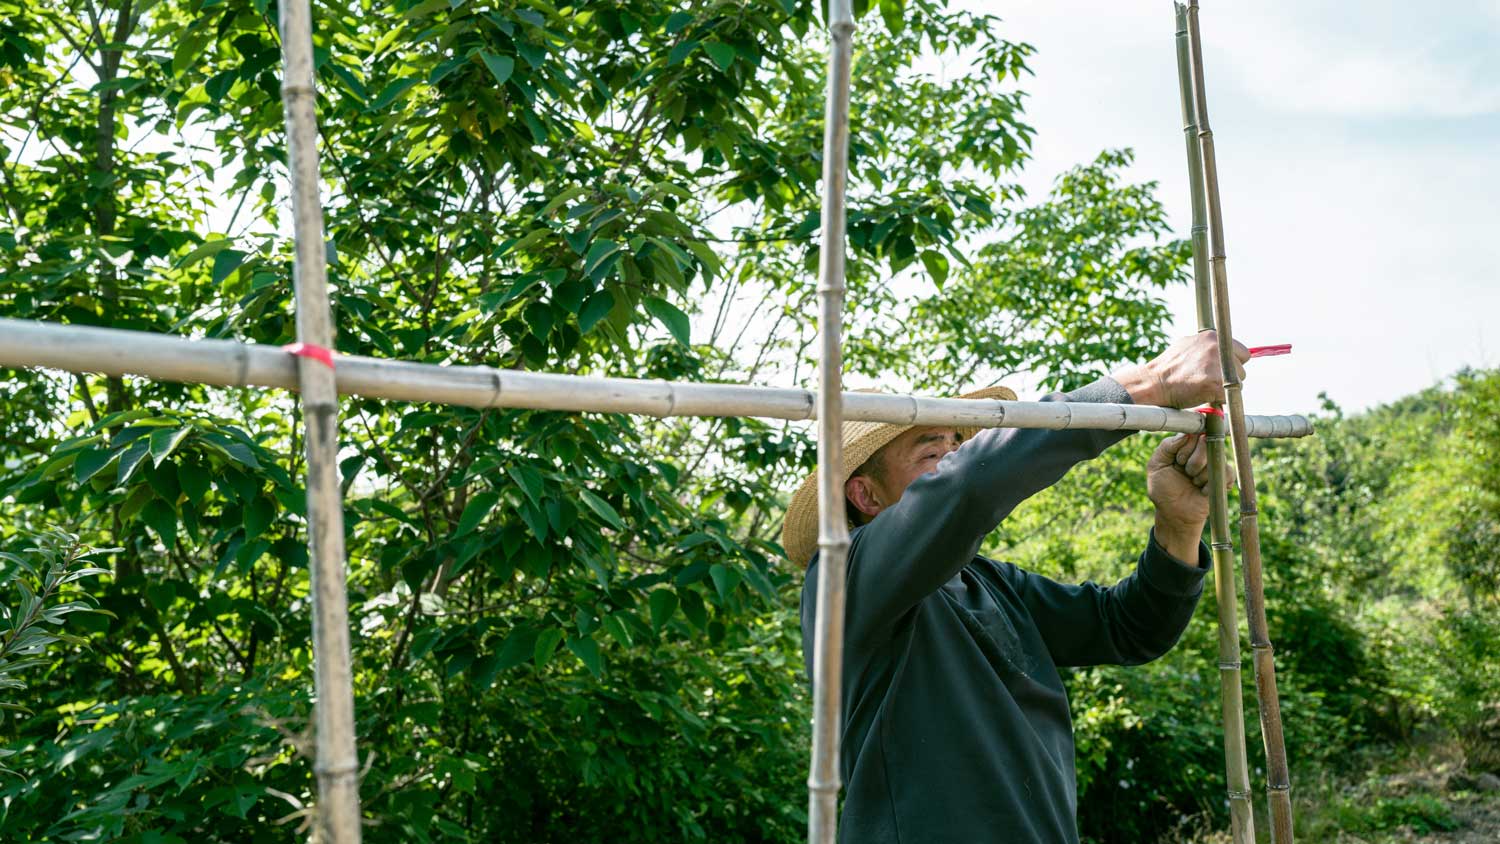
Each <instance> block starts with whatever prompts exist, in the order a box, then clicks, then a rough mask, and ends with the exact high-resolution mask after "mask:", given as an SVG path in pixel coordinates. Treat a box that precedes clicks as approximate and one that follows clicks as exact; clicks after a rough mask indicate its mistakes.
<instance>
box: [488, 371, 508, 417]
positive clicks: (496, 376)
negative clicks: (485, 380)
mask: <svg viewBox="0 0 1500 844" xmlns="http://www.w3.org/2000/svg"><path fill="white" fill-rule="evenodd" d="M490 380H491V381H493V382H494V383H495V392H494V394H493V395H491V396H490V401H489V407H492V408H493V407H500V392H501V391H502V390H503V389H505V377H504V376H503V375H501V373H500V370H498V369H492V370H490Z"/></svg>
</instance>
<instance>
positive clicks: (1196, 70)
mask: <svg viewBox="0 0 1500 844" xmlns="http://www.w3.org/2000/svg"><path fill="white" fill-rule="evenodd" d="M1188 45H1189V47H1190V52H1191V58H1192V71H1193V102H1194V106H1195V108H1194V112H1193V113H1194V117H1195V122H1196V123H1197V124H1198V144H1199V154H1200V156H1201V157H1202V160H1203V180H1204V187H1205V191H1204V194H1205V197H1206V199H1207V202H1208V218H1209V240H1210V243H1211V249H1212V254H1211V255H1210V257H1209V266H1210V269H1211V270H1212V275H1213V292H1214V316H1215V323H1216V324H1217V326H1218V336H1219V358H1220V361H1221V363H1222V364H1223V367H1224V392H1225V395H1226V397H1227V398H1228V403H1229V428H1230V432H1231V435H1232V436H1233V437H1234V458H1235V465H1236V467H1237V468H1238V470H1239V486H1240V544H1241V545H1242V546H1243V547H1244V556H1245V615H1246V618H1247V620H1248V621H1249V626H1250V651H1251V654H1252V655H1253V659H1254V661H1255V688H1256V692H1257V697H1258V698H1259V703H1260V724H1261V735H1262V737H1263V738H1264V739H1265V746H1266V802H1267V803H1269V804H1270V807H1271V841H1272V844H1292V840H1293V838H1292V800H1291V778H1290V776H1289V773H1288V765H1287V757H1286V742H1285V738H1284V737H1283V735H1282V729H1281V703H1280V700H1279V698H1278V696H1277V692H1276V663H1275V658H1274V656H1273V650H1272V647H1271V639H1270V635H1269V632H1268V631H1267V629H1266V599H1265V587H1264V584H1263V583H1262V580H1261V558H1260V526H1259V523H1258V521H1257V518H1256V517H1257V512H1258V511H1257V507H1256V498H1255V470H1254V468H1253V467H1252V465H1251V459H1250V440H1249V437H1248V434H1247V432H1246V426H1245V408H1244V397H1243V395H1242V393H1243V389H1242V385H1241V383H1240V378H1239V375H1238V373H1237V372H1236V371H1235V366H1234V364H1235V361H1234V357H1233V351H1234V350H1233V348H1232V346H1231V344H1232V343H1233V340H1232V338H1233V336H1234V331H1233V328H1232V325H1231V323H1230V319H1229V275H1228V271H1227V269H1226V267H1225V260H1226V259H1225V255H1224V251H1225V250H1224V217H1223V208H1222V206H1221V204H1220V201H1219V170H1218V161H1217V159H1216V157H1215V154H1214V133H1213V129H1212V128H1211V127H1210V126H1209V122H1208V97H1207V94H1206V92H1205V85H1204V81H1203V43H1202V37H1201V33H1200V30H1199V25H1198V0H1190V3H1189V5H1188Z"/></svg>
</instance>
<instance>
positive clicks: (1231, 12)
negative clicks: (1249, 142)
mask: <svg viewBox="0 0 1500 844" xmlns="http://www.w3.org/2000/svg"><path fill="white" fill-rule="evenodd" d="M1464 5H1465V4H1451V5H1450V4H1445V5H1444V6H1443V7H1442V14H1441V15H1436V14H1433V15H1424V14H1421V12H1420V11H1419V8H1418V7H1417V6H1414V5H1413V4H1410V3H1388V2H1387V3H1360V4H1358V5H1354V4H1349V3H1339V4H1330V3H1327V2H1324V3H1304V4H1298V5H1296V6H1287V5H1285V4H1255V5H1253V6H1246V5H1237V6H1234V7H1231V8H1224V9H1219V8H1217V7H1214V8H1212V9H1211V10H1210V9H1205V12H1204V15H1205V30H1206V31H1205V34H1204V41H1205V49H1207V50H1209V51H1210V55H1215V56H1223V57H1224V58H1225V60H1226V64H1228V66H1229V69H1230V70H1231V72H1232V73H1233V76H1234V79H1235V81H1236V82H1237V83H1239V84H1240V85H1243V86H1244V88H1245V89H1246V91H1247V92H1249V93H1250V95H1251V96H1253V97H1254V98H1255V99H1256V100H1257V101H1259V102H1260V103H1261V104H1263V105H1265V106H1267V107H1269V108H1272V109H1285V110H1293V111H1305V112H1313V113H1318V114H1325V115H1326V114H1339V115H1348V116H1358V117H1424V116H1430V117H1472V116H1476V115H1485V114H1494V113H1496V112H1497V111H1500V51H1495V50H1493V49H1483V48H1482V47H1483V46H1484V45H1487V44H1494V43H1495V42H1496V41H1497V40H1500V4H1496V3H1486V4H1469V8H1468V9H1467V10H1466V9H1465V8H1464ZM1209 11H1212V12H1213V13H1214V14H1213V16H1212V18H1211V19H1209V18H1208V13H1209ZM1486 18H1488V19H1486ZM1210 24H1211V25H1212V27H1213V28H1212V29H1209V25H1210Z"/></svg>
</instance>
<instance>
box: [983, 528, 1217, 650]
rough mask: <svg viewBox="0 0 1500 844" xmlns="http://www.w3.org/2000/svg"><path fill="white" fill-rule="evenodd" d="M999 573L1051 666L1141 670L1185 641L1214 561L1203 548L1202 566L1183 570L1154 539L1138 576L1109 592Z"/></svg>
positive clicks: (1019, 571) (1202, 546) (1092, 586)
mask: <svg viewBox="0 0 1500 844" xmlns="http://www.w3.org/2000/svg"><path fill="white" fill-rule="evenodd" d="M1000 565H1001V566H1002V567H1003V568H1005V569H1006V571H1005V572H1004V573H1005V574H1008V575H1009V576H1010V579H1011V580H1012V582H1013V583H1014V584H1015V586H1016V589H1017V591H1018V592H1019V593H1020V595H1021V601H1022V603H1024V604H1025V605H1026V608H1027V609H1028V610H1029V611H1030V612H1031V618H1032V621H1034V622H1035V623H1036V626H1037V629H1038V630H1040V631H1041V634H1042V641H1043V642H1045V643H1046V645H1047V650H1048V652H1050V653H1051V655H1052V660H1053V662H1055V663H1057V664H1058V665H1059V666H1084V665H1139V664H1141V663H1143V662H1150V661H1151V660H1153V659H1156V658H1157V657H1159V656H1161V655H1162V654H1165V653H1166V652H1167V651H1169V650H1171V649H1172V646H1173V645H1175V644H1177V640H1178V639H1179V638H1181V637H1182V632H1183V631H1184V630H1186V629H1187V625H1188V622H1189V621H1190V620H1192V617H1193V609H1194V608H1195V607H1196V606H1197V605H1198V598H1199V596H1200V595H1201V594H1202V592H1203V578H1204V575H1206V574H1207V573H1208V571H1209V569H1210V567H1211V566H1212V557H1210V556H1209V553H1208V546H1207V545H1205V544H1203V542H1202V541H1201V540H1200V541H1199V542H1198V560H1197V565H1196V566H1190V565H1187V564H1185V563H1182V562H1179V561H1178V560H1177V559H1176V558H1174V557H1172V556H1171V555H1170V554H1168V553H1167V552H1166V550H1165V549H1163V548H1162V547H1161V545H1159V544H1158V543H1157V541H1156V532H1155V531H1152V533H1151V538H1150V540H1149V541H1148V542H1147V544H1146V550H1145V551H1142V552H1141V556H1140V560H1139V562H1137V564H1136V569H1135V572H1134V573H1132V574H1130V575H1129V576H1127V577H1126V578H1125V579H1124V580H1121V581H1120V582H1119V583H1116V584H1115V585H1114V586H1111V587H1108V588H1105V587H1103V586H1099V585H1098V584H1095V583H1080V584H1072V583H1058V582H1057V581H1055V580H1052V579H1050V578H1046V577H1043V576H1041V575H1039V574H1033V573H1031V572H1028V571H1024V570H1022V569H1019V568H1016V567H1015V566H1008V565H1005V564H1000Z"/></svg>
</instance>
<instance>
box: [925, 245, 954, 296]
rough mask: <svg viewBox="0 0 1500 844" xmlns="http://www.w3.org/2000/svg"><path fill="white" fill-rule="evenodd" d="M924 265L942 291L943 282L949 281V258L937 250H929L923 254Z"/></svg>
mask: <svg viewBox="0 0 1500 844" xmlns="http://www.w3.org/2000/svg"><path fill="white" fill-rule="evenodd" d="M922 265H923V266H925V267H926V268H927V272H928V273H929V274H930V275H931V276H932V281H933V283H934V284H936V285H937V286H938V288H939V289H942V286H943V282H945V281H947V280H948V258H947V256H945V255H943V253H941V252H939V251H937V250H936V249H927V250H924V251H923V252H922Z"/></svg>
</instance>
